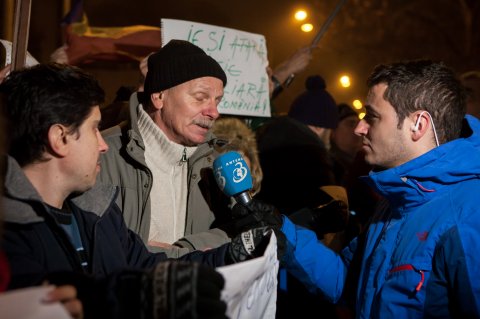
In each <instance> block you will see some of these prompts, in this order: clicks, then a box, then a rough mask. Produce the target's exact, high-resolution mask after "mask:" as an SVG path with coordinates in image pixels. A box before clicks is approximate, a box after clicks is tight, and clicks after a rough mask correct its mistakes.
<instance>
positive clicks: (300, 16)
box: [295, 10, 307, 21]
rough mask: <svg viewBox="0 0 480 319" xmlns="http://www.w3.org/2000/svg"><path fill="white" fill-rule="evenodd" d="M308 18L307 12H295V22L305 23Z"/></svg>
mask: <svg viewBox="0 0 480 319" xmlns="http://www.w3.org/2000/svg"><path fill="white" fill-rule="evenodd" d="M306 18H307V12H305V11H304V10H298V11H297V12H295V20H297V21H303V20H305V19H306Z"/></svg>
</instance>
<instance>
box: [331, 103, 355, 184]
mask: <svg viewBox="0 0 480 319" xmlns="http://www.w3.org/2000/svg"><path fill="white" fill-rule="evenodd" d="M337 107H338V125H337V127H335V128H334V129H332V131H331V135H330V150H329V153H330V155H331V157H332V160H333V172H334V174H335V179H336V181H337V183H338V184H339V185H345V174H346V173H347V171H348V169H349V167H350V165H352V163H353V160H354V159H355V156H356V155H357V153H358V151H360V150H361V148H362V138H361V137H360V136H358V135H356V134H355V132H354V129H355V127H356V126H357V124H358V122H359V121H360V119H359V118H358V114H357V112H355V111H354V110H353V109H352V108H351V107H350V106H349V105H348V104H345V103H340V104H338V106H337Z"/></svg>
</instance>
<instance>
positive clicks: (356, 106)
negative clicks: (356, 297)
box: [352, 100, 363, 110]
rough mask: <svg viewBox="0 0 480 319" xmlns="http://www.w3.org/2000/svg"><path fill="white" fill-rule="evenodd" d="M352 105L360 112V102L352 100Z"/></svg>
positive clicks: (361, 105)
mask: <svg viewBox="0 0 480 319" xmlns="http://www.w3.org/2000/svg"><path fill="white" fill-rule="evenodd" d="M352 105H353V107H354V108H355V109H357V110H360V109H361V108H362V107H363V104H362V102H360V100H354V101H353V102H352Z"/></svg>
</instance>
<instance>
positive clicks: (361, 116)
mask: <svg viewBox="0 0 480 319" xmlns="http://www.w3.org/2000/svg"><path fill="white" fill-rule="evenodd" d="M365 115H367V113H365V112H360V113H358V118H359V119H363V118H364V117H365Z"/></svg>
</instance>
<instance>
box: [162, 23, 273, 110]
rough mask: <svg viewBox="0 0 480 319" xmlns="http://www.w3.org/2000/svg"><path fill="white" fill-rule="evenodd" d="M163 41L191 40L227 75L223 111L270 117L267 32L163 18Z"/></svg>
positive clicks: (221, 106)
mask: <svg viewBox="0 0 480 319" xmlns="http://www.w3.org/2000/svg"><path fill="white" fill-rule="evenodd" d="M161 24H162V25H161V30H162V44H163V45H165V44H166V43H168V41H170V40H172V39H180V40H186V41H189V42H191V43H193V44H195V45H197V46H198V47H200V48H202V49H203V50H204V51H205V52H206V53H207V54H208V55H210V56H211V57H213V58H214V59H215V60H216V61H217V62H218V63H219V64H220V65H221V66H222V68H223V70H224V71H225V73H226V74H227V86H226V87H225V91H224V97H223V99H222V101H221V102H220V104H219V106H218V111H219V112H220V113H221V114H234V115H244V116H263V117H270V116H271V113H270V98H269V92H268V76H267V72H266V67H267V65H268V59H267V46H266V43H265V37H264V36H263V35H259V34H254V33H249V32H244V31H240V30H235V29H230V28H224V27H220V26H214V25H209V24H203V23H196V22H191V21H183V20H174V19H162V22H161Z"/></svg>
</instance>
